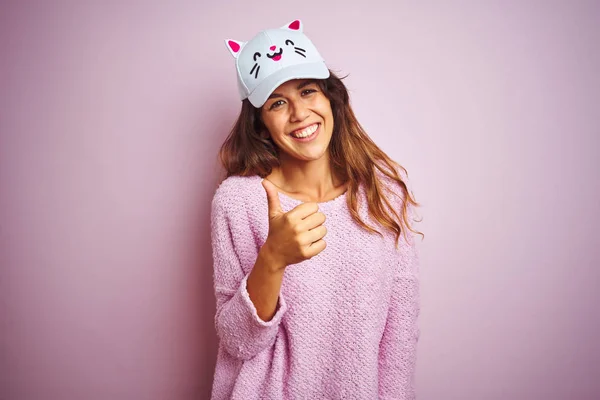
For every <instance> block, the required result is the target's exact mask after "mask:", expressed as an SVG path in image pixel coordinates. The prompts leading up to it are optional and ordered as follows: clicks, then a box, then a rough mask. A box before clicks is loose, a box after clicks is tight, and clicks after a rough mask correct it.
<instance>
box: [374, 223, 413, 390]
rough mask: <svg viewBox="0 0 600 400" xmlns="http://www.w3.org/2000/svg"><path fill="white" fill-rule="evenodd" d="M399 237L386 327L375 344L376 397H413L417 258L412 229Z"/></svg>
mask: <svg viewBox="0 0 600 400" xmlns="http://www.w3.org/2000/svg"><path fill="white" fill-rule="evenodd" d="M406 236H407V237H408V241H407V240H404V238H403V235H401V236H400V239H399V240H400V243H399V250H398V254H399V257H398V258H397V259H396V260H395V265H394V266H395V267H396V270H395V275H394V281H393V288H392V295H391V300H390V304H389V309H388V316H387V321H386V326H385V329H384V332H383V337H382V340H381V343H380V345H379V399H380V400H391V399H394V400H400V399H402V400H408V399H415V398H416V393H415V367H416V356H417V354H416V353H417V342H418V340H419V335H420V330H419V326H418V317H419V308H420V307H419V277H418V274H419V257H418V252H417V249H416V247H415V238H414V236H413V234H412V232H410V231H407V233H406Z"/></svg>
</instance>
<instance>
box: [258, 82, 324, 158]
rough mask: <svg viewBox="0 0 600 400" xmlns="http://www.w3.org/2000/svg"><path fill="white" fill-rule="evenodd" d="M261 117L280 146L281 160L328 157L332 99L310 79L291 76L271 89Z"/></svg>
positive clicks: (274, 140) (276, 143)
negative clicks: (291, 77)
mask: <svg viewBox="0 0 600 400" xmlns="http://www.w3.org/2000/svg"><path fill="white" fill-rule="evenodd" d="M260 113H261V119H262V121H263V123H264V125H265V127H266V128H267V130H268V132H269V134H270V136H271V138H272V139H273V142H274V143H275V145H276V146H277V147H278V148H279V150H280V159H281V162H285V161H286V160H295V161H298V160H301V161H313V160H318V159H320V158H322V157H323V156H325V157H328V155H329V153H328V147H329V142H330V141H331V135H332V133H333V113H332V111H331V103H330V102H329V99H328V98H327V97H326V96H325V94H324V93H323V92H322V91H321V89H320V88H319V85H318V84H317V83H316V81H314V80H311V79H294V80H291V81H288V82H286V83H283V84H282V85H280V86H279V87H278V88H277V89H275V90H274V91H273V93H272V94H271V96H270V97H269V99H268V100H267V101H266V103H265V104H264V105H263V107H262V108H261V111H260Z"/></svg>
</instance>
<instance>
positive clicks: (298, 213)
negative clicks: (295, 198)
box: [288, 201, 319, 220]
mask: <svg viewBox="0 0 600 400" xmlns="http://www.w3.org/2000/svg"><path fill="white" fill-rule="evenodd" d="M317 211H319V205H318V204H317V203H315V202H312V201H311V202H308V203H302V204H300V205H299V206H296V207H294V208H293V209H292V210H291V211H290V212H288V214H289V216H290V217H292V218H293V219H298V220H302V219H304V218H306V217H308V216H309V215H312V214H314V213H316V212H317Z"/></svg>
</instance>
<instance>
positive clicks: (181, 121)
mask: <svg viewBox="0 0 600 400" xmlns="http://www.w3.org/2000/svg"><path fill="white" fill-rule="evenodd" d="M296 18H300V19H302V21H303V22H304V25H305V32H306V33H307V35H308V36H309V37H310V38H311V39H312V40H313V41H314V43H315V44H316V45H317V47H318V48H319V51H320V52H321V54H322V55H323V56H324V58H325V59H326V60H327V62H328V64H329V66H330V67H331V68H332V69H333V70H334V71H336V72H338V73H340V74H342V75H346V74H349V76H348V77H347V78H346V80H345V82H346V84H347V86H348V88H349V89H350V91H351V97H352V104H353V106H354V109H355V111H356V114H357V116H358V118H359V120H360V121H361V123H362V124H363V125H364V127H365V129H366V130H367V132H368V133H369V134H370V135H371V136H372V137H373V139H374V140H375V141H376V142H377V143H378V144H379V145H380V146H381V147H382V148H383V149H384V151H386V152H387V153H388V154H389V155H390V156H392V157H393V158H394V159H396V160H397V161H399V162H400V163H401V164H402V165H404V166H405V167H406V168H407V169H408V171H409V177H410V179H411V186H412V188H413V192H414V194H415V195H416V198H417V200H418V201H420V202H421V203H422V205H423V207H422V209H421V216H422V217H423V218H424V219H423V222H422V223H421V224H420V225H419V229H420V230H421V231H423V232H424V233H425V235H426V237H425V240H424V241H423V242H421V243H420V251H421V262H422V308H421V329H422V335H421V341H420V344H419V363H418V371H417V381H418V392H419V398H420V399H422V400H440V399H444V400H450V399H457V400H488V399H489V400H505V399H511V400H517V399H523V400H535V399H546V400H548V399H598V398H600V383H599V381H598V365H599V364H600V345H599V341H598V338H599V337H600V315H599V311H598V304H599V302H600V295H599V294H598V290H597V284H598V282H600V276H599V272H598V268H599V266H600V250H599V248H600V236H599V234H598V226H600V179H599V176H598V172H599V171H600V161H599V160H600V157H599V152H600V132H599V128H598V126H599V124H598V121H600V119H599V116H598V113H599V112H600V96H599V93H600V79H599V78H598V71H600V55H599V49H600V47H599V46H598V38H599V37H600V6H599V5H598V2H594V1H570V2H567V1H562V2H559V1H504V2H500V1H443V2H442V1H439V2H435V1H434V2H410V1H381V0H373V1H322V0H319V1H315V0H306V1H303V2H302V3H297V2H296V3H293V2H283V1H278V2H275V1H254V2H247V1H239V0H232V1H220V2H217V1H212V2H208V1H206V2H201V1H195V2H194V1H172V2H157V1H148V2H142V1H120V2H116V1H112V2H111V1H107V2H100V1H96V2H91V1H52V2H50V1H47V2H42V1H37V2H30V1H12V2H10V1H3V2H1V4H0V266H1V269H0V399H2V400H107V399H111V400H131V399H140V400H146V399H147V400H159V399H161V400H162V399H172V400H192V399H194V400H196V399H207V398H208V396H209V392H210V385H211V380H212V373H213V368H214V361H215V355H216V337H215V333H214V328H213V315H214V297H213V292H212V264H211V253H210V251H211V250H210V232H209V212H210V200H211V199H212V195H213V193H214V189H215V185H216V183H217V182H218V177H219V174H220V172H221V171H220V169H219V167H218V164H217V160H216V153H217V151H218V148H219V146H220V144H221V143H222V141H223V140H224V139H225V137H226V135H227V133H228V131H229V129H230V128H231V126H232V123H233V121H234V119H235V117H236V115H237V112H238V110H239V106H240V103H239V99H238V98H237V90H236V86H235V73H234V66H233V58H232V57H231V55H230V54H229V52H228V51H227V50H226V48H225V46H224V43H223V39H225V38H233V39H238V40H248V39H250V38H251V37H252V35H254V34H255V33H256V32H257V31H258V30H260V29H263V28H273V27H278V26H281V25H284V24H285V23H287V22H289V21H292V20H293V19H296Z"/></svg>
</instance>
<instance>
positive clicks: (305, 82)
mask: <svg viewBox="0 0 600 400" xmlns="http://www.w3.org/2000/svg"><path fill="white" fill-rule="evenodd" d="M316 82H317V81H316V79H309V80H307V81H304V82H302V83H300V84H299V85H298V86H297V87H296V90H300V89H302V88H303V87H305V86H308V85H310V84H312V83H316ZM275 97H283V95H281V94H279V93H272V94H271V95H270V96H269V99H273V98H275Z"/></svg>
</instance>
